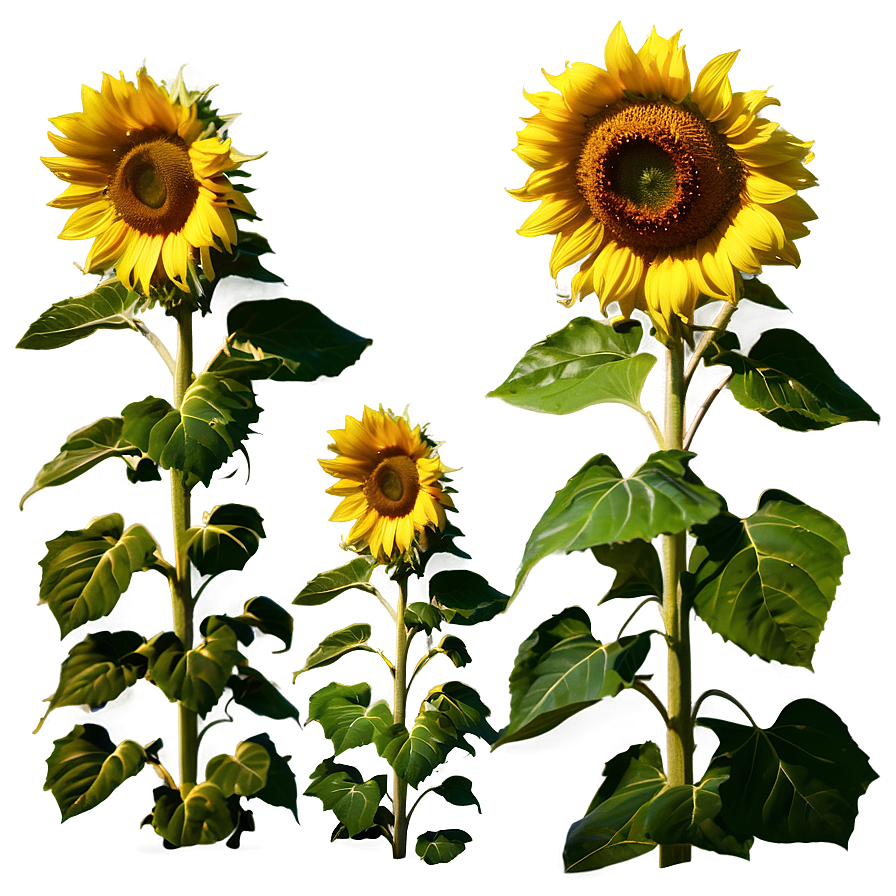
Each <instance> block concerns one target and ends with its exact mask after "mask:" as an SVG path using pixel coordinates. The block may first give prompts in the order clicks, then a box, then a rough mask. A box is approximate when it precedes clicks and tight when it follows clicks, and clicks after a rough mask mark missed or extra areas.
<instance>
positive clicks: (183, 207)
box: [109, 136, 199, 235]
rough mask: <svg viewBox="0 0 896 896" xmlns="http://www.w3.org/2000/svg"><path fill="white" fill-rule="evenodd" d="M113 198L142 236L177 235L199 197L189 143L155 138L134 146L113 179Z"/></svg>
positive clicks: (110, 188)
mask: <svg viewBox="0 0 896 896" xmlns="http://www.w3.org/2000/svg"><path fill="white" fill-rule="evenodd" d="M109 196H110V198H111V200H112V204H113V205H114V206H115V211H116V212H118V214H119V216H120V217H121V219H122V220H123V221H124V222H125V223H127V224H129V225H130V226H131V227H133V228H134V229H135V230H138V231H140V233H146V234H150V235H157V234H168V233H177V232H178V231H180V230H182V229H183V226H184V224H186V223H187V219H188V218H189V217H190V213H191V212H192V211H193V208H194V207H195V205H196V200H197V198H198V197H199V184H198V183H197V182H196V178H195V177H194V176H193V164H192V162H191V161H190V154H189V152H188V151H187V146H186V144H185V143H184V142H183V141H182V140H181V139H180V138H179V137H167V136H166V137H158V136H152V137H150V138H149V139H147V140H144V141H143V142H140V143H137V144H136V145H134V146H132V147H131V148H130V149H129V150H128V151H127V152H126V153H125V154H124V156H123V157H122V159H121V161H120V162H119V163H118V166H117V167H116V169H115V173H114V174H113V175H112V177H111V179H110V180H109Z"/></svg>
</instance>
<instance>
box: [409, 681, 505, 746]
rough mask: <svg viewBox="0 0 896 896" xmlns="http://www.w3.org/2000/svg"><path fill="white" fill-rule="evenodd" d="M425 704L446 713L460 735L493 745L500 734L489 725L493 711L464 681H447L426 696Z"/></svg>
mask: <svg viewBox="0 0 896 896" xmlns="http://www.w3.org/2000/svg"><path fill="white" fill-rule="evenodd" d="M425 702H427V703H429V704H430V706H434V707H435V708H436V709H437V710H439V711H440V712H443V713H445V715H447V716H448V718H449V719H451V722H452V724H453V725H454V727H455V728H456V729H457V732H458V734H461V735H463V734H475V735H476V737H479V738H482V740H484V741H485V742H486V743H487V744H493V743H494V742H495V741H496V740H497V738H498V732H497V731H495V729H494V728H492V726H491V725H490V724H489V723H488V717H489V716H490V715H491V710H490V709H489V708H488V707H487V706H486V705H485V704H484V703H483V702H482V698H481V697H480V696H479V694H478V693H477V692H476V691H475V690H474V689H473V688H471V687H470V686H469V685H466V684H464V683H463V682H462V681H446V682H445V684H440V685H437V686H436V687H434V688H432V690H431V691H430V692H429V693H428V694H427V695H426V697H425Z"/></svg>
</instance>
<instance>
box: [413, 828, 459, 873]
mask: <svg viewBox="0 0 896 896" xmlns="http://www.w3.org/2000/svg"><path fill="white" fill-rule="evenodd" d="M472 839H473V838H472V837H471V836H470V835H469V834H468V833H467V832H466V831H461V830H459V829H458V828H447V829H446V830H444V831H427V832H426V833H425V834H421V835H420V836H419V837H418V838H417V846H416V847H415V849H414V852H416V853H417V855H418V856H420V858H421V859H423V861H424V862H426V864H427V865H440V864H442V863H443V862H450V861H451V860H452V859H456V858H457V857H458V856H459V855H460V854H461V853H462V852H463V851H464V850H465V849H466V848H467V844H468V843H470V842H471V841H472Z"/></svg>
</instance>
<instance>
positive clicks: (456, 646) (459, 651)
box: [430, 635, 472, 669]
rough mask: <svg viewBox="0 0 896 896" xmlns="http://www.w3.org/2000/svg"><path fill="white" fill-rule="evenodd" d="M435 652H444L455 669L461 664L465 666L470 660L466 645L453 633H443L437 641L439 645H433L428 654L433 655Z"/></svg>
mask: <svg viewBox="0 0 896 896" xmlns="http://www.w3.org/2000/svg"><path fill="white" fill-rule="evenodd" d="M437 653H444V654H445V656H447V657H448V659H449V660H451V662H452V663H454V668H455V669H460V668H461V667H462V666H466V665H467V663H470V662H472V658H471V657H470V654H469V653H468V652H467V645H466V644H464V642H463V641H461V639H460V638H458V637H455V636H454V635H445V637H444V638H442V640H441V641H439V646H438V647H433V649H432V650H431V651H430V655H433V656H434V655H435V654H437Z"/></svg>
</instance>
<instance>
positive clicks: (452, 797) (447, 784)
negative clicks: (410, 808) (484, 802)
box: [432, 775, 482, 815]
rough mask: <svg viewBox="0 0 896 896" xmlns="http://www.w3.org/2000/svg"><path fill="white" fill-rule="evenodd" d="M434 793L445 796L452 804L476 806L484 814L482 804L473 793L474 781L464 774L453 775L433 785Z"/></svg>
mask: <svg viewBox="0 0 896 896" xmlns="http://www.w3.org/2000/svg"><path fill="white" fill-rule="evenodd" d="M432 792H433V793H437V794H438V795H439V796H441V797H443V798H444V799H445V800H446V801H447V802H449V803H451V805H452V806H475V807H476V808H477V809H478V810H479V814H480V815H482V806H480V805H479V800H477V799H476V797H475V796H474V795H473V782H472V781H470V779H469V778H464V777H463V776H462V775H452V776H451V777H450V778H445V780H444V781H442V783H441V784H439V786H438V787H433V789H432Z"/></svg>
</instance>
